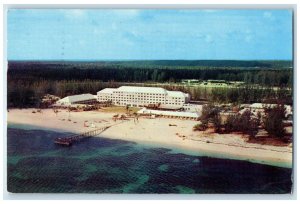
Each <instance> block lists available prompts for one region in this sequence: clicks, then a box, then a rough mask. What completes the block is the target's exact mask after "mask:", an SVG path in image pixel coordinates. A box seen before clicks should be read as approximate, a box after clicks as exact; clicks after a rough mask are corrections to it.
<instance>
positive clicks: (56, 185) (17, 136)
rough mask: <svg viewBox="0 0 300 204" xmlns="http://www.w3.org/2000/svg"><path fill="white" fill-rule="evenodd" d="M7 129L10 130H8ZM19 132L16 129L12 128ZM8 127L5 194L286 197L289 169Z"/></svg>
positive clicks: (116, 141) (120, 142)
mask: <svg viewBox="0 0 300 204" xmlns="http://www.w3.org/2000/svg"><path fill="white" fill-rule="evenodd" d="M10 127H11V126H10ZM18 128H20V127H18ZM67 135H68V134H67V133H59V132H53V131H44V130H30V129H17V128H16V127H14V128H8V135H7V143H8V144H7V151H8V152H7V154H8V157H7V160H8V165H7V181H8V183H7V184H8V191H9V192H28V193H32V192H45V193H65V192H74V193H290V192H291V186H292V182H291V172H292V170H291V169H289V168H281V167H274V166H268V165H262V164H255V163H251V162H247V161H238V160H229V159H217V158H210V157H204V156H201V157H200V156H191V155H186V154H182V153H176V152H174V151H171V150H169V149H165V148H153V147H151V148H150V147H147V146H144V145H139V144H136V143H133V142H126V141H121V140H111V139H105V138H96V137H94V138H89V139H85V140H84V141H81V142H79V143H75V144H74V145H73V146H71V147H61V146H58V145H55V144H54V143H53V139H54V138H56V137H64V136H67Z"/></svg>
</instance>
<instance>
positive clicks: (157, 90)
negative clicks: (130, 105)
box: [117, 86, 166, 94]
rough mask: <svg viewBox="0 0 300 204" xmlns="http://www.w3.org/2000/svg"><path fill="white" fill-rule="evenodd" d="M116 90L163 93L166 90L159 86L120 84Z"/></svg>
mask: <svg viewBox="0 0 300 204" xmlns="http://www.w3.org/2000/svg"><path fill="white" fill-rule="evenodd" d="M117 91H124V92H134V93H136V92H138V93H156V94H165V93H166V90H165V89H163V88H159V87H140V86H121V87H119V88H118V89H117Z"/></svg>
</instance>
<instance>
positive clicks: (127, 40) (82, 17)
mask: <svg viewBox="0 0 300 204" xmlns="http://www.w3.org/2000/svg"><path fill="white" fill-rule="evenodd" d="M292 15H293V14H292V11H291V10H212V9H209V10H208V9H206V10H203V9H198V10H193V9H186V10H163V9H161V10H149V9H135V10H134V9H10V10H8V13H7V56H8V60H130V59H136V60H154V59H170V60H172V59H185V60H201V59H211V60H214V59H231V60H291V59H292V55H293V53H292V44H293V39H292V32H293V26H292Z"/></svg>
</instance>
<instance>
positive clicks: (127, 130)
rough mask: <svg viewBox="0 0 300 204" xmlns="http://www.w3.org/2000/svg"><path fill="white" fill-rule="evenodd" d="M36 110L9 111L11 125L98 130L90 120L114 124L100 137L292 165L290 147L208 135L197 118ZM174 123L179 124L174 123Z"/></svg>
mask: <svg viewBox="0 0 300 204" xmlns="http://www.w3.org/2000/svg"><path fill="white" fill-rule="evenodd" d="M32 110H33V109H22V110H18V109H11V110H10V111H9V112H8V120H7V125H8V126H9V125H12V126H15V125H16V126H19V125H21V126H24V127H25V128H26V127H27V128H29V129H30V128H31V129H42V130H52V131H57V132H70V133H80V132H84V131H88V130H92V129H94V128H91V127H84V126H83V123H85V122H84V121H88V122H89V123H94V124H96V126H97V127H101V126H108V125H113V126H112V127H110V128H109V129H107V130H106V131H105V132H103V133H102V134H101V135H98V136H96V137H103V138H108V139H118V140H124V141H130V142H136V143H138V144H140V145H143V146H146V147H156V148H159V147H161V148H167V149H170V150H171V151H172V152H174V153H183V154H188V155H193V156H208V157H215V158H222V159H235V160H244V161H249V162H254V163H260V164H265V165H272V166H278V167H285V168H292V155H293V153H292V148H290V147H276V146H270V145H259V144H250V143H246V142H245V141H243V138H241V136H237V135H234V134H227V135H217V134H215V133H213V134H210V135H209V136H208V137H207V135H201V133H199V132H194V131H193V130H192V127H193V126H194V124H196V123H197V121H187V120H178V119H165V118H156V119H146V118H140V119H139V122H138V123H134V122H133V120H126V121H124V122H120V123H118V122H114V121H113V120H112V115H114V114H113V113H103V112H101V111H89V112H72V113H71V119H72V120H71V121H67V120H66V118H68V117H69V116H68V113H67V112H65V111H64V110H62V111H61V112H60V113H58V115H55V114H54V113H53V112H52V110H50V109H46V110H43V113H42V114H40V113H32ZM63 119H64V120H63ZM75 121H76V123H75ZM117 123H118V124H117ZM81 124H82V125H81ZM170 124H175V125H176V126H170ZM30 126H31V127H30ZM20 129H22V128H20ZM180 135H184V136H185V138H186V139H183V138H182V137H179V136H180ZM195 139H197V140H195ZM207 141H209V142H207ZM262 147H263V149H262Z"/></svg>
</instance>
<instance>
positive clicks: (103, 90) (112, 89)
mask: <svg viewBox="0 0 300 204" xmlns="http://www.w3.org/2000/svg"><path fill="white" fill-rule="evenodd" d="M115 90H117V89H114V88H105V89H102V90H101V91H98V92H97V93H108V94H112V93H113V92H114V91H115Z"/></svg>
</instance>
